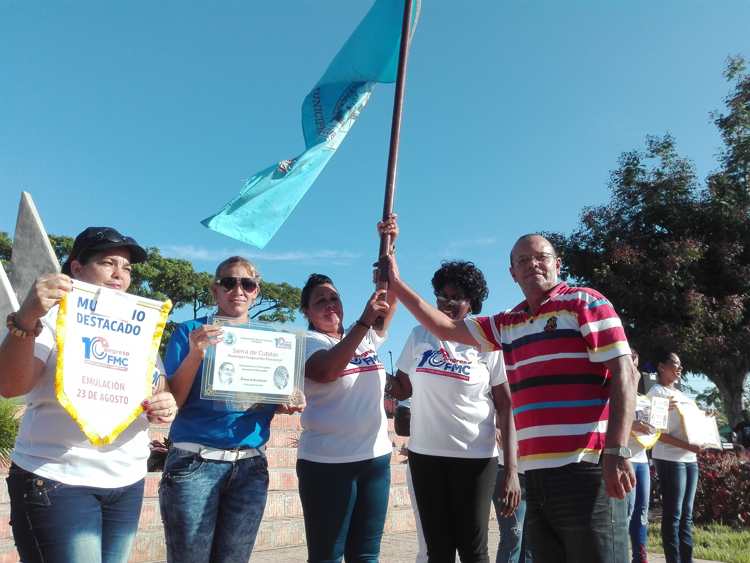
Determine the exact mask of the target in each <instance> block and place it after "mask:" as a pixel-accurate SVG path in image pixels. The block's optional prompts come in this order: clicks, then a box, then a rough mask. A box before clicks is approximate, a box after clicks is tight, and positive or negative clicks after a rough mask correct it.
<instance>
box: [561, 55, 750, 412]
mask: <svg viewBox="0 0 750 563" xmlns="http://www.w3.org/2000/svg"><path fill="white" fill-rule="evenodd" d="M744 69H745V67H744V61H742V59H740V58H736V57H735V58H731V59H730V60H729V62H728V64H727V70H726V73H725V74H726V77H727V79H728V80H729V81H730V82H732V83H733V91H732V92H731V93H730V95H729V96H728V97H727V98H726V100H725V101H726V107H727V112H726V113H725V114H721V113H717V114H714V122H715V124H716V125H717V127H718V128H719V131H720V132H721V135H722V138H723V140H724V150H723V151H722V153H721V155H720V163H719V168H718V170H717V171H716V172H714V173H713V174H711V175H710V176H709V177H708V178H707V180H706V182H705V183H700V182H699V181H698V180H697V178H696V174H695V170H694V167H693V165H692V164H691V163H690V161H688V160H687V159H685V158H682V157H680V156H679V155H678V154H677V151H676V148H675V142H674V139H672V137H670V136H669V135H667V136H664V137H661V138H655V137H651V138H649V139H648V140H647V146H646V150H645V151H632V152H628V153H625V154H624V155H622V157H621V158H620V162H619V168H618V169H617V170H615V171H614V172H613V173H612V176H611V181H610V190H611V200H610V202H609V203H608V204H607V205H604V206H600V207H590V208H586V209H584V210H583V212H582V215H581V222H580V225H579V227H578V228H577V229H576V230H575V231H574V232H573V233H572V234H571V235H570V236H564V235H559V234H552V235H550V238H551V239H552V240H553V242H554V243H555V244H556V245H557V247H558V248H559V249H560V251H561V254H562V255H563V262H564V268H565V270H564V275H566V276H572V277H573V278H574V279H575V280H576V281H578V282H580V283H583V284H586V285H591V286H593V287H595V288H597V289H599V290H600V291H602V292H603V293H604V294H605V295H607V297H609V298H610V299H611V300H612V302H613V303H614V304H615V306H616V307H617V309H618V311H619V312H620V314H621V316H622V319H623V322H624V324H625V328H626V330H627V332H628V336H629V338H630V340H631V341H632V342H633V343H634V345H635V347H636V348H638V350H639V351H640V352H641V357H642V358H645V359H648V358H649V356H650V355H651V354H652V353H653V352H654V351H655V350H656V349H657V348H660V347H668V348H671V349H674V350H676V351H677V352H678V353H679V354H680V357H681V358H682V360H683V363H684V365H685V368H686V370H687V371H690V372H694V373H703V374H705V375H706V376H707V377H708V378H709V379H710V380H711V381H712V382H713V383H714V384H715V385H716V387H717V389H718V392H719V395H720V397H721V403H722V404H723V405H724V408H725V412H726V415H727V418H728V419H729V421H730V422H731V423H732V424H735V423H736V422H737V421H738V420H739V419H740V417H741V410H742V391H743V385H744V382H745V379H746V376H747V373H748V371H750V76H749V75H748V74H746V73H745V70H744Z"/></svg>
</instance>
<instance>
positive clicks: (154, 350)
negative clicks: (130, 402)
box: [55, 294, 172, 447]
mask: <svg viewBox="0 0 750 563" xmlns="http://www.w3.org/2000/svg"><path fill="white" fill-rule="evenodd" d="M68 295H69V294H66V295H65V296H64V297H63V298H62V300H61V301H60V310H59V311H58V314H57V325H56V326H57V366H56V368H55V396H56V397H57V401H58V402H59V403H60V405H62V407H63V408H64V409H65V411H66V412H67V413H68V414H69V415H70V417H71V418H72V419H73V420H74V421H75V423H76V424H77V425H78V427H79V428H80V429H81V432H83V433H84V434H85V436H86V438H88V440H89V442H91V443H92V444H93V445H94V446H98V447H101V446H106V445H108V444H111V443H112V442H114V441H115V439H117V437H118V436H119V435H120V434H121V433H122V432H123V430H125V429H126V428H127V427H128V426H130V425H131V424H132V423H133V421H135V419H137V418H138V417H139V416H141V414H142V413H143V406H142V405H141V404H140V403H139V404H138V406H137V407H136V408H135V409H133V412H131V413H130V414H129V415H128V416H127V418H126V419H125V420H124V421H123V422H122V423H120V424H118V425H117V426H116V427H115V428H114V429H113V430H112V432H110V433H109V434H107V435H105V436H102V435H100V434H99V433H98V432H96V431H95V430H94V429H93V428H91V426H90V425H89V424H87V423H86V421H84V420H82V419H81V416H80V413H79V412H78V411H77V410H76V408H75V406H74V405H73V403H72V402H71V401H70V399H69V398H68V396H67V395H66V394H65V386H64V379H63V376H64V374H63V364H64V351H65V321H66V318H67V311H68ZM138 305H141V306H143V307H148V308H151V309H153V308H155V307H154V305H153V304H152V303H148V302H139V303H138ZM159 309H160V312H159V320H158V321H157V323H156V327H155V328H154V335H153V337H152V338H151V345H150V347H149V351H148V362H147V364H146V374H145V375H146V377H145V378H144V379H143V381H144V385H145V388H144V389H145V395H146V396H147V397H150V396H151V393H152V376H153V373H154V369H155V367H156V358H157V356H158V355H159V343H160V342H161V337H162V335H163V334H164V327H165V326H166V324H167V316H168V315H169V311H171V310H172V301H170V300H169V299H167V300H166V301H164V302H163V303H161V305H160V307H159Z"/></svg>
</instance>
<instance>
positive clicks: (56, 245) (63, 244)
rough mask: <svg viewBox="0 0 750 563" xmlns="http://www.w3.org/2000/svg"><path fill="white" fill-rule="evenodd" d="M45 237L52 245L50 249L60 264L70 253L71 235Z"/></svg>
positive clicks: (71, 247) (71, 246)
mask: <svg viewBox="0 0 750 563" xmlns="http://www.w3.org/2000/svg"><path fill="white" fill-rule="evenodd" d="M47 238H48V239H49V242H50V244H51V245H52V250H54V251H55V256H57V259H58V260H59V262H60V264H62V263H63V262H64V261H65V259H66V258H67V257H68V255H69V254H70V251H71V250H73V237H68V236H65V235H47Z"/></svg>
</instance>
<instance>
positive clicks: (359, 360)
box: [297, 221, 397, 563]
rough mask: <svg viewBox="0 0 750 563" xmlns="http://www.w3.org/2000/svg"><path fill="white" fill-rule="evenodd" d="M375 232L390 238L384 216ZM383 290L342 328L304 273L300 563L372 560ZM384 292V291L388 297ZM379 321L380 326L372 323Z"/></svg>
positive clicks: (324, 292) (380, 465) (338, 308)
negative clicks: (303, 557) (304, 558)
mask: <svg viewBox="0 0 750 563" xmlns="http://www.w3.org/2000/svg"><path fill="white" fill-rule="evenodd" d="M380 229H381V232H385V233H388V234H390V235H391V236H392V238H395V235H396V234H397V230H396V228H395V225H394V223H393V222H392V221H387V222H386V223H383V224H381V225H380ZM382 294H383V292H382V291H376V292H375V293H374V294H373V295H372V297H370V299H369V301H368V302H367V305H366V306H365V310H364V311H363V313H362V315H361V316H360V317H359V318H358V319H357V320H356V321H355V322H354V324H352V325H351V326H350V327H349V328H348V329H347V330H344V324H343V323H344V308H343V306H342V304H341V297H340V296H339V292H338V290H337V289H336V287H335V286H334V285H333V281H332V280H331V278H329V277H328V276H324V275H321V274H312V275H311V276H310V277H309V279H308V280H307V283H306V284H305V287H304V288H303V289H302V295H301V299H300V301H301V305H300V309H301V310H302V312H303V313H304V315H305V317H307V320H308V321H309V329H310V330H309V332H308V334H307V345H306V346H307V352H306V358H307V359H306V362H305V398H306V400H307V407H306V409H305V410H304V412H303V413H302V420H301V422H302V435H301V436H300V441H299V447H298V450H297V476H298V478H299V495H300V500H301V501H302V511H303V514H304V518H305V534H306V536H307V552H308V561H310V562H312V563H314V562H317V561H340V560H341V557H342V556H343V557H345V558H346V561H377V559H378V554H379V552H380V540H381V537H382V535H383V527H384V525H385V515H386V511H387V509H388V493H389V488H390V476H391V474H390V459H391V450H392V446H391V441H390V440H389V438H388V425H387V419H386V416H385V409H384V407H383V394H384V391H385V369H384V367H383V363H382V362H381V361H380V358H379V357H378V353H377V351H378V348H380V345H381V344H382V343H383V341H384V340H385V336H386V332H385V331H386V329H387V328H388V325H389V324H390V321H391V317H392V316H393V313H394V311H395V303H394V302H393V301H392V300H387V301H383V300H381V297H382ZM390 295H392V294H390ZM378 318H382V319H383V324H382V328H379V329H378V330H375V329H374V328H373V324H374V323H375V322H376V320H377V319H378Z"/></svg>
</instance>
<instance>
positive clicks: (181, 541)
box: [159, 256, 292, 563]
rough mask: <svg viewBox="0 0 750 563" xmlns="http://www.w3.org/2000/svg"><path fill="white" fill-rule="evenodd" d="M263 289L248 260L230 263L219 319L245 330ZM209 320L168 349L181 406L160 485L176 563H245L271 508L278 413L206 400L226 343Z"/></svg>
mask: <svg viewBox="0 0 750 563" xmlns="http://www.w3.org/2000/svg"><path fill="white" fill-rule="evenodd" d="M259 282H260V277H259V275H258V272H257V270H256V269H255V266H254V265H253V264H251V263H250V262H249V261H247V260H245V259H244V258H242V257H239V256H233V257H231V258H227V259H226V260H224V261H223V262H222V263H221V264H219V266H218V267H217V268H216V276H215V280H214V283H213V284H212V286H211V293H212V294H213V296H214V298H215V300H216V306H217V313H216V314H217V315H219V316H222V317H227V318H229V319H231V320H232V321H235V322H237V323H247V322H248V310H249V309H250V307H251V306H252V305H253V303H254V302H255V299H256V297H257V296H258V292H259V289H260V287H259ZM209 321H210V319H209V318H208V317H203V318H199V319H195V320H192V321H187V322H184V323H182V324H180V325H179V326H178V327H177V328H176V329H175V331H174V333H173V334H172V337H171V338H170V340H169V345H168V346H167V356H166V360H165V365H166V370H167V378H168V380H169V383H170V386H171V388H172V392H173V393H174V396H175V399H176V400H177V404H178V405H179V406H180V411H179V413H178V415H177V418H176V419H175V421H174V423H173V424H172V428H171V430H170V433H169V438H170V440H171V442H172V444H171V447H170V449H169V453H168V454H167V460H166V462H165V465H164V475H163V477H162V481H161V484H160V486H159V501H160V505H161V515H162V521H163V522H164V532H165V535H166V540H167V560H168V561H169V562H172V563H191V562H196V563H205V562H207V561H211V562H212V563H239V562H242V563H246V562H247V560H248V559H249V558H250V554H251V552H252V549H253V545H254V543H255V537H256V535H257V533H258V527H259V526H260V521H261V518H262V516H263V510H264V509H265V506H266V494H267V491H268V464H267V462H266V456H265V444H266V442H267V441H268V438H269V434H270V427H271V419H272V418H273V415H274V413H275V412H277V408H278V406H277V405H262V404H258V405H255V406H254V407H253V408H251V409H248V410H236V408H235V407H233V406H231V405H227V404H226V403H224V402H221V401H211V400H207V399H202V398H201V396H200V394H201V379H202V374H203V357H204V355H205V353H206V349H207V348H208V347H209V346H211V345H214V344H216V343H217V342H218V341H219V340H220V339H221V338H222V330H221V328H220V327H219V326H216V325H213V324H209ZM279 410H282V409H279ZM283 410H284V412H291V411H292V409H289V408H285V409H283Z"/></svg>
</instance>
